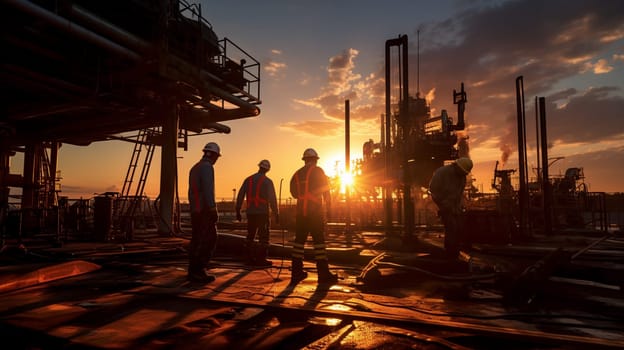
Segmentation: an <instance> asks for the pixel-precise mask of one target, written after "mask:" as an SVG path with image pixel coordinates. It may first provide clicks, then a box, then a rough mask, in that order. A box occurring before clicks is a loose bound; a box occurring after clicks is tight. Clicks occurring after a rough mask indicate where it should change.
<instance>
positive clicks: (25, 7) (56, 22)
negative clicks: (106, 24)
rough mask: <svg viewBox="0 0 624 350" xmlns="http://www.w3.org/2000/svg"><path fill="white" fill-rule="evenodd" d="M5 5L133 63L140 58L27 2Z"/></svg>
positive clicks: (17, 0) (7, 0) (9, 1)
mask: <svg viewBox="0 0 624 350" xmlns="http://www.w3.org/2000/svg"><path fill="white" fill-rule="evenodd" d="M5 3H7V4H9V5H12V6H13V7H15V8H16V9H18V10H21V11H23V12H25V13H27V14H30V15H33V16H35V17H37V18H39V19H41V20H44V21H46V22H47V23H48V24H51V25H52V26H54V27H56V28H57V29H60V30H62V31H65V32H67V33H69V34H73V35H75V36H77V37H78V38H81V39H85V40H87V41H89V42H91V43H92V44H95V45H97V46H99V47H101V48H104V49H107V50H109V51H111V52H114V53H116V54H118V55H121V56H124V57H126V58H128V59H131V60H133V61H139V60H140V59H141V56H140V55H138V54H137V53H136V52H134V51H131V50H129V49H127V48H125V47H123V46H121V45H118V44H116V43H114V42H112V41H110V40H108V39H106V38H104V37H102V36H100V35H98V34H96V33H94V32H92V31H89V30H88V29H86V28H84V27H82V26H79V25H77V24H76V23H73V22H71V21H69V20H68V19H66V18H63V17H61V16H58V15H56V14H54V13H53V12H50V11H48V10H45V9H43V8H41V7H40V6H37V5H35V4H33V3H31V2H29V1H25V0H5Z"/></svg>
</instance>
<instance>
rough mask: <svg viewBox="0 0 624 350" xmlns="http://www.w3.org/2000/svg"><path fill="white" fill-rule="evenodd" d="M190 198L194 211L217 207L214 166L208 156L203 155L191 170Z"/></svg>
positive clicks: (198, 211)
mask: <svg viewBox="0 0 624 350" xmlns="http://www.w3.org/2000/svg"><path fill="white" fill-rule="evenodd" d="M188 199H189V205H190V207H191V212H192V213H201V212H203V211H204V210H216V209H217V203H216V201H215V181H214V168H213V166H212V162H211V161H210V158H209V157H208V156H204V157H202V159H201V160H200V161H199V162H197V163H196V164H195V165H194V166H193V167H192V168H191V171H190V172H189V189H188Z"/></svg>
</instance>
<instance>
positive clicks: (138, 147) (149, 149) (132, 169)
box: [119, 127, 160, 240]
mask: <svg viewBox="0 0 624 350" xmlns="http://www.w3.org/2000/svg"><path fill="white" fill-rule="evenodd" d="M159 133H160V132H159V130H158V128H156V127H154V128H147V129H142V130H140V131H139V134H138V135H137V141H136V144H135V147H134V151H133V153H132V158H131V161H130V165H129V167H128V172H127V174H126V179H125V181H124V187H123V189H122V198H123V199H124V200H122V206H121V207H120V208H119V218H120V224H121V230H122V231H125V236H126V237H125V238H126V240H131V239H132V229H131V227H130V226H129V224H130V223H131V222H132V220H133V218H134V216H135V214H136V211H137V208H139V207H140V206H141V204H142V202H143V192H144V190H145V183H146V182H147V177H148V175H149V169H150V166H151V164H152V159H153V157H154V150H155V148H156V145H155V144H154V143H153V142H152V139H153V137H154V136H156V135H157V134H159ZM143 147H145V148H146V155H145V158H144V160H143V166H142V168H141V174H140V175H139V180H138V182H137V186H136V189H135V192H134V196H133V197H130V190H131V188H132V183H133V181H134V175H135V173H136V169H137V166H138V164H139V159H140V158H141V157H140V154H141V151H142V149H143Z"/></svg>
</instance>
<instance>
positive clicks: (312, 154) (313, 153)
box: [301, 148, 319, 160]
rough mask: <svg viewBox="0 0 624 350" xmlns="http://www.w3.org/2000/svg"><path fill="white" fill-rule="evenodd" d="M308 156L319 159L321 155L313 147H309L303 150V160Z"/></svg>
mask: <svg viewBox="0 0 624 350" xmlns="http://www.w3.org/2000/svg"><path fill="white" fill-rule="evenodd" d="M306 158H315V159H319V156H318V154H317V153H316V151H315V150H314V149H313V148H308V149H306V150H305V151H303V157H301V159H303V160H305V159H306Z"/></svg>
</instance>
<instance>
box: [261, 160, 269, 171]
mask: <svg viewBox="0 0 624 350" xmlns="http://www.w3.org/2000/svg"><path fill="white" fill-rule="evenodd" d="M258 166H259V167H260V168H262V169H266V170H271V163H270V162H269V161H268V160H266V159H263V160H261V161H260V163H258Z"/></svg>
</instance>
